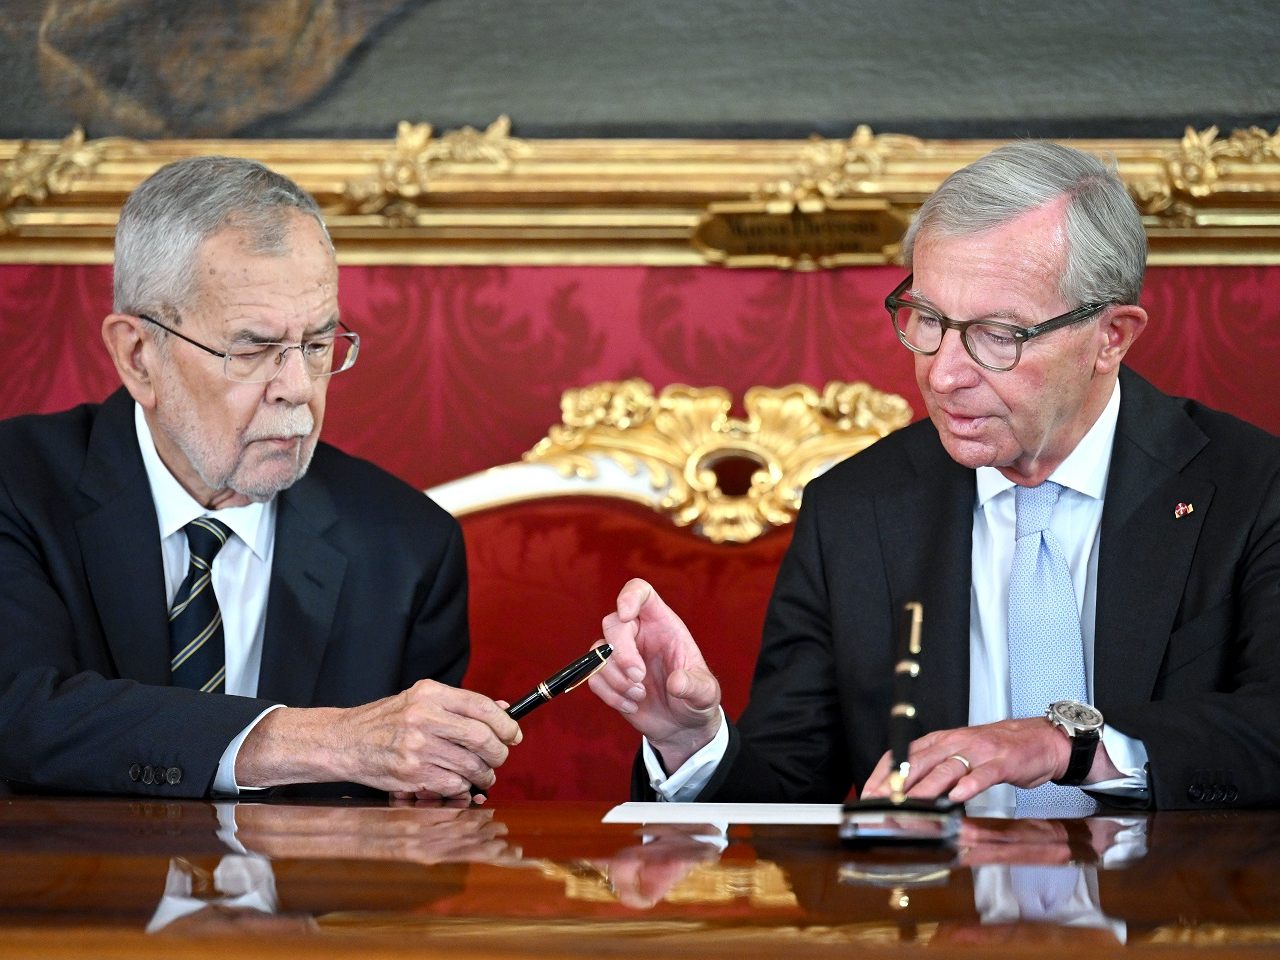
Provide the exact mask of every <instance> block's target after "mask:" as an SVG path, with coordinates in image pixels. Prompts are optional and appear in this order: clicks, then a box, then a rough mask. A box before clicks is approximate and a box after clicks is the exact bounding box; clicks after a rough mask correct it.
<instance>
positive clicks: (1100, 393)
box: [912, 200, 1114, 485]
mask: <svg viewBox="0 0 1280 960" xmlns="http://www.w3.org/2000/svg"><path fill="white" fill-rule="evenodd" d="M1064 209H1065V200H1063V201H1056V202H1053V203H1050V204H1047V205H1045V206H1044V207H1041V208H1039V209H1036V210H1033V211H1031V212H1029V213H1026V214H1023V215H1022V216H1021V217H1018V218H1017V219H1016V220H1013V221H1011V222H1010V223H1007V224H1005V225H1004V226H1001V227H997V228H995V229H993V230H989V231H987V232H985V233H980V234H977V235H973V236H967V237H937V238H931V237H929V236H927V235H924V236H922V237H921V238H920V239H919V241H918V243H917V246H916V250H915V254H914V257H913V264H912V267H913V271H914V274H915V279H914V281H913V290H914V291H915V293H916V294H917V295H919V296H920V297H921V298H923V299H924V300H925V301H926V302H927V303H929V304H930V305H931V306H933V307H935V308H936V309H937V310H939V311H941V312H942V313H943V314H945V315H946V316H948V317H950V318H951V319H953V320H980V319H986V320H999V321H1001V322H1004V323H1013V324H1017V325H1019V326H1024V327H1029V326H1034V325H1035V324H1037V323H1040V322H1042V321H1044V320H1048V319H1050V318H1052V317H1055V316H1058V315H1059V314H1061V313H1065V312H1066V311H1068V310H1071V309H1074V308H1075V307H1077V306H1079V305H1080V304H1077V303H1068V302H1067V301H1066V300H1064V299H1063V297H1062V295H1061V293H1060V292H1059V290H1058V282H1059V277H1060V276H1061V273H1062V269H1063V266H1064V263H1065V254H1066V243H1067V240H1066V233H1065V226H1064V223H1063V212H1064ZM1105 343H1106V333H1105V329H1104V325H1102V324H1100V322H1099V320H1097V319H1091V320H1087V321H1084V322H1082V323H1079V324H1076V325H1072V326H1068V327H1065V328H1063V329H1060V330H1055V331H1053V332H1051V333H1047V334H1044V335H1043V336H1041V337H1037V338H1036V339H1034V340H1031V341H1030V342H1028V343H1026V344H1024V345H1023V349H1022V358H1021V360H1020V361H1019V362H1018V365H1017V366H1016V367H1014V369H1012V370H1009V371H1005V372H1003V373H995V372H993V371H990V370H987V369H985V368H983V367H981V366H979V365H978V364H977V363H976V362H974V360H973V358H972V357H970V356H969V354H968V353H967V352H966V351H965V349H964V345H963V344H962V343H961V340H960V336H959V334H958V333H957V331H955V330H948V331H946V335H945V336H944V337H943V339H942V346H941V347H939V349H938V352H937V353H936V354H934V355H933V356H929V357H926V356H919V355H917V356H916V358H915V365H916V382H917V384H918V385H919V387H920V393H921V394H922V395H923V397H924V402H925V406H926V408H927V409H928V411H929V417H930V419H932V420H933V423H934V425H935V426H936V427H937V428H938V434H939V436H940V437H941V439H942V444H943V446H944V447H945V448H946V450H947V453H949V454H950V455H951V457H952V459H954V460H955V461H957V462H958V463H961V464H963V465H964V466H966V467H979V466H991V467H996V468H998V469H999V470H1000V472H1001V473H1003V474H1004V475H1005V476H1006V477H1008V478H1009V479H1011V480H1013V481H1014V482H1017V483H1023V484H1027V485H1034V484H1038V483H1040V482H1041V481H1042V480H1044V479H1045V478H1046V477H1047V476H1048V475H1049V474H1050V473H1052V472H1053V470H1054V469H1055V468H1056V467H1057V466H1058V464H1060V463H1061V462H1062V461H1063V460H1064V459H1065V458H1066V456H1067V455H1068V454H1069V453H1070V452H1071V451H1072V450H1073V449H1074V448H1075V445H1076V444H1077V443H1078V442H1079V441H1080V439H1081V437H1083V436H1084V434H1085V433H1086V432H1087V431H1088V429H1089V427H1090V426H1091V425H1092V424H1093V421H1094V420H1096V419H1097V417H1098V416H1099V414H1100V413H1101V412H1102V409H1103V407H1104V406H1105V405H1106V402H1107V400H1108V399H1109V397H1110V395H1111V389H1112V384H1113V383H1114V368H1113V367H1107V369H1106V373H1108V374H1110V375H1102V367H1106V366H1107V365H1102V367H1100V366H1099V364H1098V358H1099V355H1100V352H1101V351H1102V350H1103V348H1104V346H1105Z"/></svg>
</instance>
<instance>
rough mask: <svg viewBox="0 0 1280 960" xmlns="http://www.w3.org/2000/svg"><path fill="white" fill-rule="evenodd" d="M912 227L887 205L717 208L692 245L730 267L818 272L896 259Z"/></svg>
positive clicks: (853, 202)
mask: <svg viewBox="0 0 1280 960" xmlns="http://www.w3.org/2000/svg"><path fill="white" fill-rule="evenodd" d="M906 228H907V222H906V220H905V219H904V218H903V216H902V215H901V214H900V213H898V212H897V211H895V210H893V209H891V208H890V206H889V204H888V203H886V202H885V201H883V200H826V199H816V198H815V199H810V200H807V201H805V202H801V203H797V204H794V205H785V206H784V205H780V204H778V203H777V202H776V201H773V202H770V201H764V200H760V201H740V202H725V203H713V204H711V205H709V206H708V207H707V211H706V213H704V214H703V215H702V216H701V217H700V218H699V220H698V225H697V226H696V227H695V228H694V231H693V238H692V239H693V245H694V247H696V248H697V249H698V251H699V252H700V253H701V254H702V255H703V256H704V257H706V258H707V259H708V260H710V261H711V262H712V263H721V264H724V265H725V266H728V267H781V268H784V269H796V270H813V269H817V268H819V267H839V266H849V265H855V264H875V263H884V262H886V260H890V259H892V257H893V256H894V255H895V254H896V252H897V248H898V241H899V240H900V239H901V237H902V234H903V231H904V230H906Z"/></svg>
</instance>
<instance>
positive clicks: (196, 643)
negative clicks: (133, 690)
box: [169, 517, 231, 693]
mask: <svg viewBox="0 0 1280 960" xmlns="http://www.w3.org/2000/svg"><path fill="white" fill-rule="evenodd" d="M184 529H185V531H186V534H187V546H188V547H190V549H191V566H190V568H189V569H188V570H187V578H186V579H185V580H183V581H182V585H181V586H179V587H178V593H177V595H176V596H174V598H173V606H172V607H171V608H170V609H169V652H170V655H171V659H170V661H169V668H170V669H171V670H172V671H173V685H174V686H175V687H190V688H192V689H194V690H200V691H202V692H204V693H212V692H215V691H221V690H222V688H223V683H224V681H225V680H226V678H227V664H226V648H225V644H224V642H223V639H222V611H221V610H219V609H218V598H217V597H216V596H214V593H213V558H214V557H216V556H217V555H218V551H219V550H221V549H222V546H223V544H225V543H226V542H227V538H228V537H229V536H231V530H230V529H229V528H228V527H227V526H226V525H225V524H223V523H222V522H220V521H218V520H214V519H212V518H211V517H200V518H199V519H197V520H192V521H191V522H190V523H188V524H187V525H186V527H185V528H184Z"/></svg>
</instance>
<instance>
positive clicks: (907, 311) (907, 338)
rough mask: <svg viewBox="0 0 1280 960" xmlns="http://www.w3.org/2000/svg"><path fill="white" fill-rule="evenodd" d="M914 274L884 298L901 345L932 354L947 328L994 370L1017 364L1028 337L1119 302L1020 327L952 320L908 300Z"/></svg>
mask: <svg viewBox="0 0 1280 960" xmlns="http://www.w3.org/2000/svg"><path fill="white" fill-rule="evenodd" d="M913 276H914V274H907V278H906V279H905V280H903V281H902V282H901V283H900V284H898V285H897V286H896V287H895V288H894V290H893V293H891V294H889V295H888V296H887V297H885V298H884V307H885V309H886V310H888V311H889V318H890V319H891V320H892V321H893V329H894V331H895V332H896V333H897V334H898V339H899V340H901V341H902V345H903V346H904V347H906V348H907V349H908V350H910V351H912V352H913V353H919V354H923V355H924V356H926V357H931V356H933V355H934V354H935V353H937V352H938V349H939V348H940V347H941V346H942V335H943V334H944V333H946V332H947V330H948V329H951V330H955V331H957V332H958V333H959V334H960V342H961V343H963V344H964V349H965V351H966V352H967V353H968V354H969V356H971V357H973V359H974V362H975V363H977V364H978V365H979V366H982V367H986V368H987V369H988V370H994V371H995V372H997V373H1003V372H1004V371H1006V370H1012V369H1013V368H1014V367H1016V366H1017V365H1018V361H1019V360H1020V359H1022V345H1023V344H1024V343H1026V342H1027V341H1028V340H1031V339H1033V338H1034V337H1038V336H1040V335H1041V334H1045V333H1049V332H1051V331H1053V330H1057V329H1059V328H1061V327H1068V326H1070V325H1071V324H1073V323H1079V322H1080V321H1082V320H1088V319H1089V318H1090V317H1094V316H1097V315H1098V313H1099V312H1101V311H1102V310H1103V309H1105V308H1106V307H1109V306H1111V305H1113V304H1116V303H1119V301H1118V300H1101V301H1097V302H1095V303H1086V304H1084V305H1083V306H1080V307H1076V308H1075V309H1074V310H1071V311H1070V312H1068V313H1064V314H1062V315H1061V316H1059V317H1054V318H1053V319H1051V320H1046V321H1044V323H1037V324H1036V325H1035V326H1033V327H1019V326H1016V325H1014V324H1012V323H999V322H997V321H995V320H952V319H951V318H950V317H946V316H943V315H942V314H941V313H939V312H938V311H937V310H934V309H933V308H932V307H927V306H925V305H924V304H922V303H917V302H916V301H915V300H912V299H910V294H909V293H907V292H906V291H907V288H908V287H910V286H911V279H912V277H913Z"/></svg>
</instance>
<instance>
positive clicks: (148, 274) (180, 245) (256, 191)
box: [113, 157, 333, 323]
mask: <svg viewBox="0 0 1280 960" xmlns="http://www.w3.org/2000/svg"><path fill="white" fill-rule="evenodd" d="M295 212H297V213H302V214H305V215H306V216H309V217H311V218H313V219H314V220H315V221H316V223H318V224H319V225H320V229H321V230H322V231H323V232H324V237H325V240H326V242H328V243H329V247H330V249H332V248H333V243H332V241H330V240H329V232H328V230H327V229H326V228H325V225H324V217H323V216H322V215H321V213H320V208H319V206H317V205H316V202H315V200H314V199H313V198H312V197H311V195H310V194H309V193H307V192H306V191H305V190H303V189H302V188H301V187H299V186H298V185H297V184H296V183H294V182H293V181H292V180H290V179H289V178H288V177H284V176H281V175H280V174H278V173H276V172H275V171H273V170H270V169H268V168H267V167H265V166H263V165H262V164H261V163H258V162H257V161H256V160H246V159H243V158H241V157H190V158H187V159H184V160H176V161H174V162H173V163H169V164H166V165H165V166H163V167H161V168H160V169H159V170H157V171H156V172H155V173H153V174H152V175H151V176H149V177H148V178H147V179H146V180H144V181H143V182H142V183H141V184H139V185H138V187H137V188H136V189H135V190H134V191H133V192H132V193H131V194H129V198H128V199H127V200H126V201H125V203H124V207H123V209H122V210H121V211H120V222H119V225H118V226H117V227H116V245H115V271H114V279H113V288H114V290H113V293H114V301H115V310H116V312H117V313H128V314H134V315H137V314H139V313H159V314H161V315H163V316H166V317H168V319H169V320H170V321H172V322H175V323H176V322H179V316H178V314H179V312H180V310H181V308H182V307H183V306H185V305H187V304H189V303H190V302H191V299H192V297H193V296H194V295H195V293H196V283H197V278H196V275H195V271H196V257H197V256H198V254H199V252H200V245H201V244H202V243H204V241H205V240H207V239H209V237H211V236H213V234H215V233H217V232H218V231H219V230H222V229H224V228H227V227H232V228H234V229H237V230H243V231H244V232H245V234H246V236H247V237H248V240H249V244H250V249H252V250H253V251H254V252H255V253H263V254H268V255H279V254H283V253H285V252H286V250H287V249H288V248H287V240H288V234H289V224H290V220H291V218H292V215H293V214H294V213H295Z"/></svg>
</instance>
